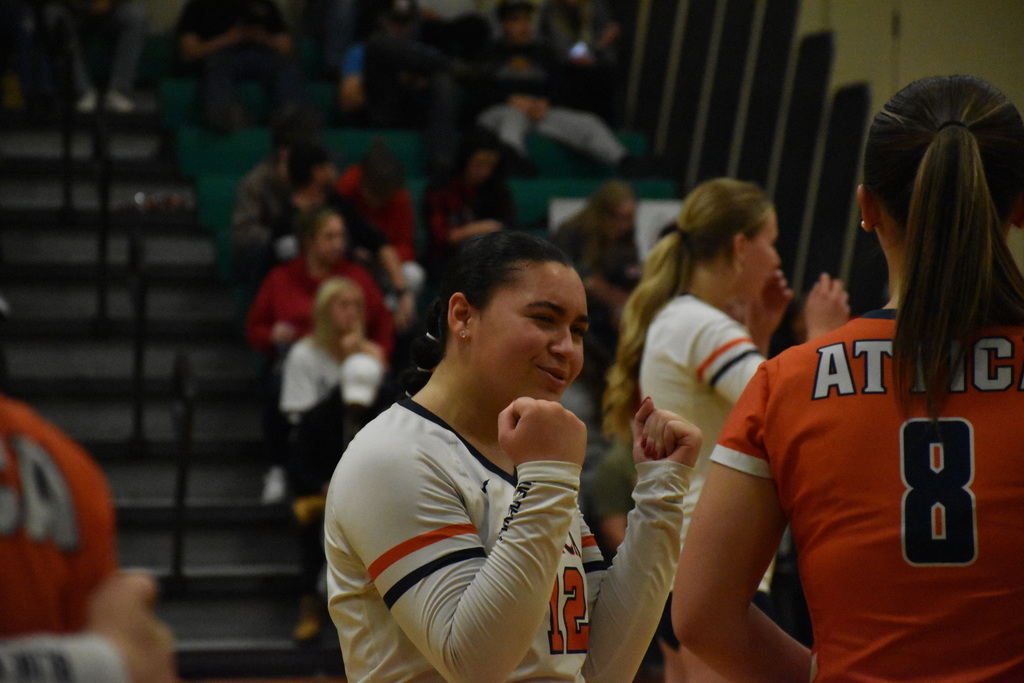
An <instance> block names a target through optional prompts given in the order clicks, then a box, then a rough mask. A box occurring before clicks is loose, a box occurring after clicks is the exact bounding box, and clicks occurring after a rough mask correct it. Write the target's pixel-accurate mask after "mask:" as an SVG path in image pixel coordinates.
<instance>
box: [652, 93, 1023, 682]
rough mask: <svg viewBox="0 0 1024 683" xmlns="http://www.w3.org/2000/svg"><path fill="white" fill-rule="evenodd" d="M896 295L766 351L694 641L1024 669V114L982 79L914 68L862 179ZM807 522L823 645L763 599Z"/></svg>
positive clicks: (989, 670)
mask: <svg viewBox="0 0 1024 683" xmlns="http://www.w3.org/2000/svg"><path fill="white" fill-rule="evenodd" d="M857 200H858V203H859V205H860V210H861V217H862V218H863V223H862V225H863V227H864V229H866V230H868V231H870V232H871V233H873V234H875V235H877V237H878V241H879V245H880V246H881V248H882V251H883V253H884V255H885V258H886V262H887V263H888V269H889V291H890V292H891V293H892V294H891V297H892V298H891V299H890V301H889V303H888V304H887V305H886V306H885V308H883V309H880V310H877V311H872V312H869V313H866V314H864V315H863V316H861V317H860V318H857V319H855V320H852V321H850V322H849V323H847V324H846V325H843V326H842V327H841V328H840V329H838V330H835V331H833V332H831V333H829V334H827V335H825V336H823V337H820V338H818V339H815V340H813V341H811V342H809V343H807V344H803V345H801V346H797V347H794V348H791V349H788V350H786V351H784V352H783V353H781V354H779V355H778V356H776V357H774V358H772V359H771V360H769V361H766V362H765V363H763V364H762V365H761V367H760V368H759V369H758V371H757V373H756V374H755V376H754V377H753V378H752V379H751V380H750V382H749V383H748V385H747V388H746V390H745V391H744V393H743V395H742V396H741V397H740V400H739V401H738V402H737V404H736V406H735V408H734V409H733V411H732V413H731V415H730V416H729V419H728V421H727V422H726V425H725V427H724V428H723V430H722V433H721V434H720V435H719V438H718V446H717V447H716V448H715V450H714V452H713V453H712V456H711V460H712V463H711V466H710V470H709V472H708V475H707V480H706V482H705V485H704V491H703V493H702V495H701V499H700V503H699V505H698V507H697V511H696V513H695V515H694V518H693V521H692V523H691V525H690V530H689V533H688V536H687V539H686V543H685V544H684V546H683V551H682V555H681V558H680V564H679V571H678V573H677V575H676V584H675V589H674V593H673V602H672V621H673V625H674V627H675V632H676V633H677V635H678V636H679V638H680V640H681V641H682V642H683V643H684V644H685V645H686V647H687V648H689V649H690V650H691V651H692V652H694V653H697V654H699V656H700V657H702V658H703V660H704V661H705V662H706V663H707V664H708V665H709V666H712V667H714V668H715V670H716V671H718V672H719V673H720V674H722V675H723V676H728V677H730V678H732V679H734V680H771V681H807V680H812V679H813V680H814V681H816V682H818V683H822V682H826V683H827V682H828V681H840V680H841V681H849V680H863V681H867V680H871V681H899V680H902V681H906V680H918V681H923V680H933V681H935V680H944V681H958V682H962V681H983V680H984V681H997V680H998V681H1019V680H1024V648H1022V647H1021V644H1022V643H1024V583H1022V582H1021V580H1020V558H1021V548H1022V547H1024V526H1022V525H1021V519H1024V457H1021V456H1022V452H1021V444H1022V443H1024V422H1022V420H1021V416H1022V415H1024V378H1022V373H1024V277H1022V275H1021V272H1020V270H1019V268H1018V266H1017V264H1016V263H1015V262H1014V260H1013V258H1012V256H1011V253H1010V250H1009V248H1008V246H1007V242H1006V238H1007V234H1008V232H1009V230H1011V229H1012V228H1013V227H1014V226H1018V227H1019V226H1020V225H1021V224H1022V223H1024V122H1022V120H1021V116H1020V114H1019V112H1018V110H1017V109H1016V108H1015V107H1014V105H1013V104H1012V103H1011V102H1009V101H1008V100H1007V99H1006V97H1005V96H1003V95H1002V93H1000V92H999V91H998V90H996V89H995V88H993V87H992V86H991V85H989V84H988V83H986V82H985V81H982V80H980V79H978V78H973V77H970V76H945V77H932V78H926V79H922V80H920V81H916V82H914V83H911V84H910V85H908V86H907V87H905V88H904V89H903V90H901V91H900V92H898V93H897V94H896V95H895V96H894V97H893V98H892V99H891V100H889V102H887V103H886V104H885V106H884V107H883V108H882V111H881V112H879V113H878V114H877V115H876V116H875V118H874V121H873V122H872V124H871V128H870V131H869V133H868V139H867V144H866V146H865V152H864V181H863V185H862V186H861V187H860V188H858V192H857ZM787 525H788V526H789V528H790V529H791V532H792V537H793V542H794V544H795V546H796V550H797V555H798V557H799V566H800V579H801V583H802V585H803V588H804V591H805V594H806V597H807V604H808V608H809V611H810V616H811V623H812V625H813V630H814V633H813V643H814V645H813V650H808V649H807V648H806V647H804V646H803V645H801V644H800V643H798V642H796V641H795V640H793V639H792V638H790V637H789V636H788V635H787V634H785V633H784V632H783V631H781V630H780V629H779V628H778V627H777V626H776V625H774V624H772V623H771V622H770V621H769V620H767V619H764V618H763V617H762V616H761V615H759V614H756V613H755V611H754V610H749V609H748V603H749V600H750V595H751V593H752V592H753V591H754V588H755V587H756V585H757V582H758V581H759V580H760V577H761V576H762V575H763V573H764V571H765V568H766V567H767V566H768V563H769V561H770V559H771V557H772V555H773V554H774V549H775V547H776V546H777V544H778V541H779V538H780V537H781V535H782V533H783V530H784V529H785V528H786V526H787Z"/></svg>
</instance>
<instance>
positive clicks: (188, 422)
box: [169, 352, 196, 588]
mask: <svg viewBox="0 0 1024 683" xmlns="http://www.w3.org/2000/svg"><path fill="white" fill-rule="evenodd" d="M173 374H174V397H175V398H174V406H173V409H172V416H173V419H174V425H175V432H176V435H177V441H178V458H177V468H176V472H175V481H174V508H173V511H172V515H173V517H172V519H173V523H172V529H171V567H170V570H171V571H170V577H169V581H170V584H171V585H172V586H175V587H178V588H180V587H182V586H183V584H184V581H185V576H184V563H185V522H186V519H185V499H186V497H187V494H188V481H189V470H190V468H191V465H192V445H193V441H194V436H195V435H194V428H195V398H196V388H195V380H194V377H193V375H192V364H191V362H190V360H189V357H188V356H187V355H186V354H185V353H182V352H178V353H177V354H175V357H174V373H173Z"/></svg>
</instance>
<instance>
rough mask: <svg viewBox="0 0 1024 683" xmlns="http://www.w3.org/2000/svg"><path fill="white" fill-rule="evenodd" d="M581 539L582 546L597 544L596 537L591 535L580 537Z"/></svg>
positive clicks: (591, 546) (587, 546)
mask: <svg viewBox="0 0 1024 683" xmlns="http://www.w3.org/2000/svg"><path fill="white" fill-rule="evenodd" d="M581 541H582V543H583V547H584V548H593V547H594V546H596V545H597V538H595V537H594V536H593V535H587V536H584V537H583V538H582V539H581Z"/></svg>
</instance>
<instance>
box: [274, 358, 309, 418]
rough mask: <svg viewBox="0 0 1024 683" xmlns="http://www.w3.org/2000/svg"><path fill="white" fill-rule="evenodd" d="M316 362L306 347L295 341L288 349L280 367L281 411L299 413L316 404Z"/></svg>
mask: <svg viewBox="0 0 1024 683" xmlns="http://www.w3.org/2000/svg"><path fill="white" fill-rule="evenodd" d="M315 365H316V363H315V362H314V358H313V355H312V354H311V353H309V349H308V347H306V346H305V345H304V344H302V343H301V342H300V343H296V344H293V345H292V347H291V348H290V349H288V355H286V356H285V359H284V366H283V367H282V368H281V399H280V409H281V412H282V413H285V414H290V413H301V412H304V411H306V410H309V409H310V408H312V407H313V406H314V405H316V399H317V384H316V367H315Z"/></svg>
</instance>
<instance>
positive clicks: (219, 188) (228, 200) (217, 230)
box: [195, 173, 242, 278]
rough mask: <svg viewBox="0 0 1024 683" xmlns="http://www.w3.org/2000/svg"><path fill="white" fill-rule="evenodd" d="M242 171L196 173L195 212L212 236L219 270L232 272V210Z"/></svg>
mask: <svg viewBox="0 0 1024 683" xmlns="http://www.w3.org/2000/svg"><path fill="white" fill-rule="evenodd" d="M241 178H242V174H240V173H202V174H200V175H198V176H196V179H195V188H196V214H197V217H198V219H199V224H200V225H201V226H202V227H203V228H204V229H206V230H209V231H210V233H211V234H212V235H213V240H214V245H215V246H216V250H217V271H218V272H219V273H220V275H221V277H224V278H228V277H229V276H230V275H231V260H232V259H231V254H232V240H231V212H232V210H233V209H234V206H235V193H236V191H237V189H238V181H239V180H241Z"/></svg>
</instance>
